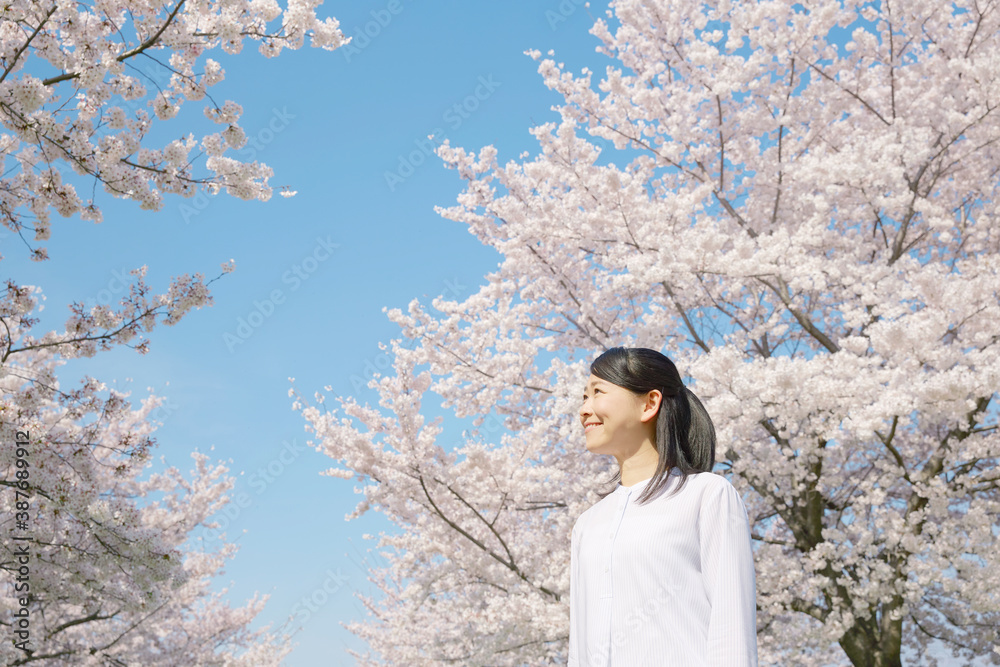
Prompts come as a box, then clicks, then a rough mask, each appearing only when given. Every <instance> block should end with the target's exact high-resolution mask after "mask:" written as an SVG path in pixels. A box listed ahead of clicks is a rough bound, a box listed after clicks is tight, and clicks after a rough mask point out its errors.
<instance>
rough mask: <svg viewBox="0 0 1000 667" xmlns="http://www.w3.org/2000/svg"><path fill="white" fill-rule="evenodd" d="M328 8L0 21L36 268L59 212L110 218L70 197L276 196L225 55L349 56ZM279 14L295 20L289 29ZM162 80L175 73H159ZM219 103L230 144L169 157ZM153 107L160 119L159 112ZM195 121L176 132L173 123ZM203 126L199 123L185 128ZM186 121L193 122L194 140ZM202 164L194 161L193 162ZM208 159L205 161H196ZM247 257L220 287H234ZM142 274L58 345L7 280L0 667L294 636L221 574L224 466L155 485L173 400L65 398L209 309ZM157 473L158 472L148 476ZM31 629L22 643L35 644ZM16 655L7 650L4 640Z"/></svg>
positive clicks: (9, 11)
mask: <svg viewBox="0 0 1000 667" xmlns="http://www.w3.org/2000/svg"><path fill="white" fill-rule="evenodd" d="M318 4H319V2H310V1H309V0H289V2H288V3H287V7H286V8H285V9H284V10H283V9H282V8H281V7H279V5H278V4H277V3H276V2H274V1H273V0H254V1H252V2H243V1H239V0H237V1H236V2H226V3H209V2H204V1H202V0H176V1H175V2H173V3H156V2H154V3H143V2H131V1H126V2H98V3H91V4H89V5H88V4H80V3H65V2H64V3H62V4H60V3H58V2H28V1H25V0H12V1H11V2H7V3H5V4H4V6H3V8H2V10H0V11H2V17H0V67H2V73H0V123H2V125H3V129H2V131H0V161H2V163H3V173H2V176H0V220H2V222H3V224H4V226H5V227H6V228H7V229H9V230H10V231H11V232H12V234H6V236H8V237H12V236H16V237H17V238H19V240H20V241H21V242H23V244H24V246H25V247H26V248H27V252H28V254H29V256H30V257H31V259H33V260H35V261H44V260H47V259H48V253H47V251H46V248H45V247H44V246H41V245H39V244H38V242H43V241H45V240H47V239H49V238H50V233H51V214H52V211H55V212H57V213H58V214H59V215H61V216H63V217H72V216H75V215H79V216H80V218H81V219H84V220H92V221H94V222H100V221H101V215H102V214H101V210H100V208H99V207H98V205H97V204H96V203H95V202H94V200H88V201H86V202H84V201H83V200H82V199H81V198H80V197H79V196H78V194H77V187H79V186H87V187H89V188H91V189H94V190H96V186H97V184H98V183H99V184H100V185H101V186H102V188H103V190H104V191H105V192H107V193H108V194H109V195H110V196H113V197H118V198H124V199H132V200H135V201H137V202H139V204H140V206H141V207H142V208H144V209H151V210H158V209H160V208H161V207H162V206H163V203H164V194H165V193H174V194H178V195H181V196H184V197H190V196H193V195H194V194H195V193H196V191H197V190H198V189H199V188H204V189H206V190H208V191H210V192H213V193H217V192H220V191H223V190H224V191H225V192H227V193H228V194H231V195H233V196H236V197H240V198H243V199H254V198H256V199H260V200H267V199H268V198H269V197H270V194H271V189H270V187H269V186H268V184H267V179H268V177H269V176H271V173H272V172H271V170H270V169H269V168H268V167H267V166H266V165H263V164H259V163H257V162H246V163H245V162H240V161H239V160H236V159H234V158H232V157H230V156H228V155H227V151H229V150H230V149H238V148H240V147H241V146H243V145H244V143H245V141H246V137H245V134H244V132H243V130H242V129H241V128H240V126H239V117H240V114H241V113H242V108H241V107H240V105H239V104H237V103H236V102H234V101H231V100H226V101H225V102H224V103H223V104H221V105H219V104H218V103H217V102H216V101H215V100H214V99H212V97H211V96H210V95H209V93H208V92H207V91H208V88H209V87H210V86H213V85H215V84H217V83H219V82H220V81H222V79H223V77H224V71H223V70H222V68H221V66H220V65H219V63H218V62H216V61H215V60H212V59H211V58H204V59H203V60H202V59H201V58H202V56H203V55H204V54H206V53H208V52H210V51H212V50H213V49H216V48H219V47H221V48H222V50H223V51H224V52H226V53H228V54H236V53H239V52H240V50H241V49H242V46H243V43H244V41H246V40H253V41H257V42H259V43H260V52H261V53H263V54H264V55H265V56H268V57H272V56H277V55H278V54H280V52H281V50H282V49H284V48H292V49H296V48H299V47H301V46H302V45H303V43H304V40H305V39H306V37H307V36H308V38H309V40H310V42H311V44H312V46H316V47H322V48H324V49H327V50H333V49H335V48H337V47H338V46H340V45H342V44H344V43H345V42H346V40H345V38H344V36H343V35H342V33H341V32H340V30H339V27H338V24H337V21H336V20H335V19H332V18H328V19H325V20H320V19H319V18H317V16H316V13H315V10H316V7H317V6H318ZM279 18H280V24H278V25H275V24H274V22H275V21H277V20H278V19H279ZM163 72H166V73H167V74H166V75H164V74H162V73H163ZM205 98H207V103H206V104H205V106H204V110H205V116H206V117H207V118H208V119H209V120H210V121H212V122H213V123H215V124H218V125H220V126H222V128H221V131H219V132H214V133H209V134H205V135H204V136H202V137H200V139H198V140H196V139H195V135H194V134H193V133H191V132H189V133H187V135H186V137H184V138H182V139H178V140H174V141H170V142H168V143H166V144H165V145H162V146H156V145H155V144H154V142H153V141H152V138H151V135H150V132H151V131H152V129H153V128H154V122H155V121H160V123H159V124H164V123H163V121H168V120H169V119H171V118H174V117H175V116H177V114H178V112H179V109H180V107H181V106H182V105H183V103H184V102H185V101H189V100H191V101H197V100H202V99H205ZM150 111H151V112H150ZM180 120H181V119H177V120H175V121H174V124H175V125H176V124H177V123H179V122H180ZM187 122H188V123H190V121H187ZM194 125H195V124H194V123H190V124H189V125H188V126H189V127H193V126H194ZM195 149H197V150H198V151H199V153H198V154H197V155H192V151H194V150H195ZM201 155H206V156H207V157H206V159H205V161H204V167H203V168H202V167H200V166H198V164H199V157H200V156H201ZM233 268H234V265H233V263H232V261H230V262H227V263H224V264H223V265H222V272H223V273H228V272H230V271H232V270H233ZM145 272H146V267H145V266H143V267H141V268H139V269H136V270H134V271H133V272H132V276H133V278H132V281H131V282H130V284H128V285H126V286H125V287H124V288H125V289H126V290H127V291H128V294H127V296H125V297H124V298H123V299H122V300H121V302H120V303H119V304H117V305H115V306H111V305H98V306H95V307H93V308H90V309H89V310H87V309H85V307H84V306H83V304H82V303H79V302H76V303H73V304H70V305H69V309H70V316H69V318H68V319H67V320H66V325H65V329H64V330H63V331H62V332H59V331H49V332H46V333H41V334H39V333H37V332H35V331H34V329H35V327H37V325H38V324H39V320H38V318H37V313H38V311H39V310H40V309H41V307H40V306H39V305H38V299H39V298H40V296H41V289H40V288H38V287H36V286H31V285H22V284H19V283H18V282H17V281H16V280H14V279H11V278H8V279H6V280H5V287H4V288H3V291H2V292H0V386H2V395H0V443H2V445H0V491H2V493H0V512H2V514H0V528H2V530H3V533H4V536H5V537H4V540H3V544H2V547H0V562H2V568H3V569H4V570H5V572H4V576H3V587H4V589H5V594H4V596H2V599H0V628H2V629H3V631H4V641H3V642H2V643H0V660H2V661H3V663H4V664H7V665H22V664H36V663H37V664H45V665H125V664H132V665H163V666H164V667H166V666H171V667H173V666H175V665H218V664H226V665H246V666H248V667H249V666H251V665H253V666H257V665H274V664H278V663H279V661H280V660H281V658H282V657H283V656H284V655H286V654H287V653H288V652H289V650H290V647H289V637H288V636H287V635H285V634H280V635H277V634H272V632H271V630H270V629H269V628H265V629H263V630H251V629H250V623H251V622H252V621H253V619H254V618H255V617H256V615H257V614H258V613H259V612H260V611H261V609H262V608H263V605H264V603H265V602H266V600H267V597H266V596H264V597H261V596H259V595H258V596H255V597H254V598H253V599H251V600H250V601H249V602H247V603H246V605H245V606H243V607H237V608H234V607H231V606H230V604H229V603H228V602H227V601H226V600H225V599H224V595H225V592H226V591H223V592H221V593H219V592H213V591H212V590H211V587H210V584H211V581H212V578H213V577H214V576H216V575H217V574H219V573H220V572H221V569H222V567H223V565H224V564H225V562H226V561H227V560H228V559H229V558H231V557H232V556H233V554H234V553H235V551H236V547H235V545H233V544H231V543H227V542H226V540H225V535H224V534H223V535H221V536H219V539H215V540H211V541H210V542H209V543H208V545H207V546H206V545H205V544H204V543H202V542H203V541H201V540H199V539H198V536H199V532H200V529H202V528H205V529H213V528H217V527H218V523H216V522H213V521H212V520H211V517H212V515H213V514H215V513H216V512H217V511H218V510H219V509H220V508H222V507H223V506H224V505H225V504H226V502H227V501H228V497H227V493H228V491H229V490H230V489H232V487H233V483H234V480H233V478H231V477H229V476H227V474H226V473H227V472H228V470H227V468H226V466H225V465H222V464H218V463H216V464H213V463H211V462H210V461H209V457H208V456H207V455H206V454H203V453H200V452H197V451H195V452H194V453H192V457H193V459H194V465H193V469H192V470H191V471H190V472H189V473H186V474H185V473H183V472H181V471H180V470H178V469H177V468H176V467H174V466H164V467H163V468H162V469H161V470H160V471H158V472H153V471H151V470H150V469H151V467H152V449H153V448H154V446H155V444H156V442H155V439H154V438H153V437H152V433H153V432H154V430H155V429H156V427H157V426H158V425H159V424H160V423H161V421H160V417H162V416H163V414H164V411H163V405H164V399H162V398H160V397H157V396H155V395H150V396H148V397H146V398H145V399H143V400H142V401H141V404H140V405H139V406H137V407H134V406H133V405H132V404H131V403H130V402H129V400H128V397H129V394H127V393H122V392H118V391H116V390H114V389H110V390H109V389H108V388H107V386H106V385H105V384H104V383H102V382H100V381H98V380H97V379H94V378H91V377H86V378H84V380H83V381H82V382H81V384H80V386H79V387H78V388H76V389H69V388H66V387H64V386H62V385H61V384H60V382H59V379H58V377H57V372H56V371H57V369H58V368H59V366H61V365H63V364H65V363H66V362H67V360H69V359H73V358H79V357H93V356H94V355H96V354H98V353H100V352H103V351H107V350H110V349H112V348H115V347H118V346H127V347H131V348H133V349H135V350H137V351H138V352H139V353H145V352H146V351H147V350H148V346H149V340H148V339H146V337H145V336H144V334H145V333H148V332H150V331H152V330H153V329H154V328H155V327H156V326H157V325H161V324H165V325H173V324H176V323H177V322H179V321H180V320H181V319H182V318H183V317H184V316H185V315H186V314H187V313H189V312H190V311H191V310H192V309H193V308H200V307H202V306H205V305H211V303H212V297H211V296H210V294H209V291H208V285H209V284H211V282H212V281H211V280H210V281H208V282H205V280H204V276H203V275H202V274H201V273H196V274H195V275H194V276H191V275H188V274H185V275H183V276H181V277H179V278H176V279H174V280H173V281H172V282H171V284H170V285H169V288H168V289H167V291H166V292H164V293H162V294H154V293H152V292H151V290H150V288H149V286H147V285H146V283H145V282H144V280H143V278H144V275H145ZM147 473H148V474H147ZM21 633H24V634H21ZM11 639H13V641H11Z"/></svg>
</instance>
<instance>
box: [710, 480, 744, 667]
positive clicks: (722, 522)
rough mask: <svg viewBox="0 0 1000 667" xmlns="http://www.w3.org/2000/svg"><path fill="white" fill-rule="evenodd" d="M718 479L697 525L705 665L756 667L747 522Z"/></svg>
mask: <svg viewBox="0 0 1000 667" xmlns="http://www.w3.org/2000/svg"><path fill="white" fill-rule="evenodd" d="M703 474H714V473H703ZM720 479H721V481H722V482H723V483H721V484H714V485H712V488H709V489H707V490H706V491H705V495H704V497H703V498H702V504H701V509H700V510H699V513H700V516H699V521H698V523H699V540H700V542H701V554H702V559H701V560H702V574H703V576H704V582H705V592H706V593H707V595H708V599H709V604H710V605H711V613H710V616H709V624H708V663H706V664H709V665H713V666H714V667H757V588H756V579H755V575H754V567H753V549H752V547H751V544H750V522H749V520H748V518H747V511H746V507H745V506H744V505H743V499H742V498H740V495H739V493H738V492H737V491H736V489H735V488H734V487H733V485H732V484H730V483H729V481H728V480H726V479H725V478H724V477H720Z"/></svg>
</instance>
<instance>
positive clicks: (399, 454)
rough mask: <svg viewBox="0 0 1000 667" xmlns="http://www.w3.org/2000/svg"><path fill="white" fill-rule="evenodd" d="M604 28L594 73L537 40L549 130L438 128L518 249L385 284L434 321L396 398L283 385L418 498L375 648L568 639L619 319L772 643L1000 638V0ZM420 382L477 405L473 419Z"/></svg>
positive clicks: (545, 647)
mask: <svg viewBox="0 0 1000 667" xmlns="http://www.w3.org/2000/svg"><path fill="white" fill-rule="evenodd" d="M592 32H593V34H594V35H595V36H596V37H597V38H599V39H600V42H601V46H600V47H599V50H600V51H601V52H602V53H604V54H606V55H607V56H608V57H609V59H610V60H609V65H608V67H607V70H606V72H605V73H604V74H603V76H602V77H601V79H600V81H595V80H593V75H594V73H593V72H591V71H589V70H586V69H584V70H583V71H582V72H581V73H579V74H574V73H573V72H571V71H570V70H569V69H568V68H567V67H566V66H564V65H563V64H562V63H557V62H556V61H555V60H554V59H552V58H542V55H541V53H540V52H538V51H533V52H530V55H531V56H532V57H534V58H535V59H537V60H538V61H539V67H538V70H539V73H540V74H541V76H542V77H543V79H544V82H545V85H546V86H547V87H548V88H550V89H552V90H553V91H556V92H557V93H559V94H560V95H561V96H562V97H563V98H564V104H562V105H560V106H559V107H557V109H556V110H557V111H558V113H559V120H558V121H557V122H549V123H545V124H542V125H540V126H538V127H535V128H533V130H532V132H533V134H534V135H535V137H536V138H537V140H538V144H539V151H538V153H537V155H536V156H535V157H533V158H530V157H529V156H527V155H522V156H521V157H520V158H519V159H518V160H511V161H508V162H507V163H505V164H504V163H501V162H500V160H499V158H498V150H497V149H496V148H495V147H492V146H489V147H486V148H483V149H482V150H480V151H478V152H476V151H467V150H465V149H462V148H459V147H453V146H450V145H449V144H447V142H446V143H445V145H443V146H442V147H441V148H440V149H439V155H440V157H441V158H442V159H443V160H444V161H445V163H446V164H447V165H449V166H450V167H453V168H455V169H456V170H457V171H458V173H459V175H460V176H461V177H462V178H463V179H464V180H465V181H466V187H465V189H464V192H462V193H461V195H460V196H459V197H458V202H457V205H456V206H453V207H449V208H445V209H440V212H441V213H442V214H443V215H444V216H445V217H447V218H449V219H452V220H456V221H460V222H463V223H465V224H467V225H468V227H469V231H470V232H471V233H472V234H474V235H475V236H476V237H477V238H478V239H479V240H480V241H481V242H482V243H484V244H488V245H490V246H491V247H493V248H495V249H496V250H497V251H498V252H500V253H502V255H503V261H502V263H501V264H500V266H499V268H498V269H497V270H496V271H495V272H493V273H491V274H489V275H488V276H486V284H484V285H483V286H482V287H480V289H479V291H478V293H476V294H474V295H472V296H469V297H468V298H466V299H464V300H456V301H450V300H446V299H443V298H439V299H435V300H434V301H433V303H432V305H433V306H434V308H435V309H436V311H437V313H432V312H431V311H430V309H428V308H425V306H423V305H421V304H420V303H419V302H418V301H416V300H414V301H413V302H412V303H411V304H410V306H409V308H408V309H406V311H405V312H404V311H402V310H399V309H393V310H392V311H390V312H389V316H390V318H391V319H392V320H393V321H395V322H397V323H398V324H399V325H400V327H401V329H402V331H401V333H402V335H403V336H405V337H406V338H408V339H410V340H415V341H417V343H416V345H415V347H414V348H413V349H407V348H404V347H402V346H401V345H399V344H398V343H397V342H395V341H394V342H393V346H392V350H391V358H392V360H393V365H392V366H391V367H389V368H387V370H386V373H385V375H384V376H383V375H376V376H375V377H373V379H372V380H371V382H370V385H369V386H371V387H373V388H375V389H377V390H378V392H379V394H380V396H381V402H380V406H381V409H378V408H375V407H369V406H361V405H359V404H357V402H356V401H355V400H354V399H352V398H350V397H347V398H340V399H338V400H339V403H340V408H336V409H335V408H329V407H321V406H319V405H318V404H317V405H311V404H310V403H309V401H307V400H305V399H304V398H302V397H301V396H298V395H297V394H296V393H295V392H294V390H293V395H295V396H296V408H297V409H300V410H301V411H302V414H303V417H304V419H305V422H306V428H307V430H309V431H311V432H313V433H314V435H315V440H314V443H315V444H316V446H317V447H319V448H320V449H321V450H323V451H325V452H326V453H327V454H328V455H329V456H330V457H331V458H333V459H335V460H337V461H338V464H339V467H338V468H335V469H332V470H331V471H329V474H331V475H334V476H338V477H343V478H345V479H347V478H354V479H358V480H367V482H368V483H367V484H366V485H365V486H364V487H363V489H361V490H363V492H364V499H363V500H362V501H361V503H360V504H359V505H358V508H357V510H356V511H355V512H354V513H353V514H352V515H350V516H349V518H351V517H353V516H357V515H360V514H362V513H363V512H365V511H369V510H376V511H378V512H381V513H383V514H384V515H385V516H386V517H387V518H389V519H390V520H391V521H393V522H394V523H395V524H396V525H398V526H399V527H400V528H401V529H402V530H401V532H400V534H398V535H393V536H389V535H382V536H381V539H380V541H379V545H380V546H381V547H385V551H383V552H381V553H382V554H383V556H384V558H385V559H386V561H385V562H386V565H385V566H384V567H382V568H380V569H379V570H378V572H377V573H375V576H374V577H373V582H375V583H376V584H377V585H378V586H379V588H380V589H381V591H382V592H383V593H384V594H385V598H384V600H381V601H377V602H376V601H374V600H369V599H366V600H365V601H366V603H367V604H369V605H370V607H371V609H372V615H371V616H370V618H369V619H368V620H367V622H362V623H356V624H354V625H353V626H352V630H353V631H354V632H355V633H357V634H358V635H359V636H361V637H362V638H364V639H365V640H367V641H368V642H369V643H370V644H371V646H372V647H373V653H371V654H366V655H359V656H358V658H359V660H360V662H359V664H364V665H375V664H381V663H380V662H379V660H380V659H381V660H384V661H387V662H388V663H390V664H421V665H438V664H455V663H460V664H468V665H520V664H564V663H565V660H566V650H567V640H568V599H567V598H568V592H569V579H568V577H569V546H570V545H569V537H570V530H571V528H572V526H573V523H574V521H575V519H576V518H577V517H578V516H579V514H580V513H581V512H582V511H583V510H584V509H586V508H587V507H589V506H590V505H591V504H593V502H595V501H596V500H597V495H596V494H597V491H598V490H599V489H606V488H607V487H606V485H605V484H604V482H606V481H608V480H609V478H610V477H611V475H612V473H613V471H614V470H613V468H614V465H615V464H614V461H610V460H606V459H605V458H604V457H595V456H593V455H591V454H589V453H588V452H587V451H586V450H585V446H584V437H583V430H582V426H581V425H580V422H579V417H578V410H579V401H580V394H581V391H582V388H583V386H584V383H585V382H586V378H587V376H588V374H589V370H588V368H589V362H590V361H591V360H592V359H593V358H594V357H596V356H597V354H599V353H600V352H601V351H603V350H604V349H607V348H609V347H612V346H616V345H627V346H640V347H650V348H654V349H658V350H661V351H664V352H665V353H667V354H668V355H669V356H671V357H672V358H673V359H675V360H676V361H677V363H678V366H679V367H680V368H681V369H682V371H683V373H684V374H685V375H686V376H688V377H689V378H690V383H689V384H690V386H691V387H692V389H693V391H695V393H696V394H698V395H699V396H700V397H702V398H703V399H704V400H705V403H706V405H707V407H708V409H709V411H710V413H711V414H712V416H713V418H714V421H715V424H716V427H717V432H718V438H719V449H718V455H717V462H718V466H719V467H718V472H720V473H722V474H726V475H727V476H728V477H730V479H731V480H732V481H733V483H734V484H735V485H736V487H737V488H738V489H740V490H741V491H742V492H743V494H744V497H745V498H746V503H747V507H748V511H749V514H750V520H751V523H752V530H753V536H754V551H755V562H756V572H757V590H758V603H759V612H758V624H759V626H758V637H759V646H760V657H761V664H769V665H804V666H807V667H808V666H813V665H815V666H819V665H824V666H825V665H844V664H854V665H869V664H899V660H900V656H901V655H902V654H904V653H912V654H913V655H915V656H917V657H916V659H915V662H913V663H912V664H923V665H933V664H935V659H934V657H933V654H932V653H928V651H927V648H928V646H930V645H931V644H932V643H934V642H943V643H944V644H945V645H946V646H947V647H949V648H950V649H951V650H952V651H954V652H955V655H956V656H958V657H959V659H963V660H966V661H971V660H972V659H974V658H977V659H981V660H983V659H985V660H992V662H993V664H1000V655H997V654H996V653H995V652H994V651H993V647H994V646H995V645H996V644H997V642H998V637H1000V541H998V535H1000V468H998V465H997V463H998V456H1000V434H998V432H997V422H998V408H997V400H998V388H1000V326H998V323H1000V210H998V207H1000V192H998V188H1000V181H998V178H997V174H998V173H1000V122H998V119H997V114H998V113H1000V110H998V106H997V105H998V103H1000V67H998V66H997V64H998V62H1000V12H998V11H996V7H995V6H994V4H993V3H982V2H971V1H966V0H958V1H957V2H951V1H950V0H949V1H947V2H946V1H944V0H913V1H911V2H907V3H895V2H883V3H867V2H861V1H855V0H820V1H819V2H812V3H799V2H795V1H793V0H765V1H762V2H742V3H740V2H730V1H728V0H726V1H721V2H713V3H702V2H696V1H694V0H656V1H653V2H650V1H649V0H642V1H640V0H616V1H614V2H612V6H611V10H610V11H609V13H608V16H607V18H606V19H600V20H598V21H597V22H596V24H595V26H594V28H593V30H592ZM550 55H551V54H550ZM428 390H430V391H433V392H434V393H436V394H438V395H440V397H441V398H442V406H443V408H445V409H450V410H452V411H453V413H454V415H455V416H456V417H470V418H474V420H475V421H474V424H475V426H476V428H475V429H472V430H470V431H468V432H465V433H463V434H462V438H461V441H460V442H459V443H458V444H457V445H453V444H452V443H453V442H454V439H453V438H442V437H441V436H440V431H441V428H440V421H439V420H435V421H426V420H425V417H424V415H423V413H422V404H423V399H424V394H425V392H427V391H428ZM436 400H437V399H435V401H436ZM435 409H436V407H435ZM664 662H665V664H667V663H669V660H667V659H665V661H664ZM908 664H909V663H908Z"/></svg>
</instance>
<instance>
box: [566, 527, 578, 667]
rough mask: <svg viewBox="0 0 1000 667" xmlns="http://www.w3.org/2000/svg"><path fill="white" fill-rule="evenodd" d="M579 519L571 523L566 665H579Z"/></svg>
mask: <svg viewBox="0 0 1000 667" xmlns="http://www.w3.org/2000/svg"><path fill="white" fill-rule="evenodd" d="M579 527H580V520H579V519H577V521H576V523H575V524H573V537H572V539H571V540H570V550H569V553H570V565H569V663H567V667H580V640H581V637H580V633H579V632H577V630H576V625H577V623H578V622H579V619H580V610H579V609H577V608H576V607H577V606H578V605H579V604H580V595H579V590H580V555H579V545H580V536H579V534H578V533H579V530H578V529H579Z"/></svg>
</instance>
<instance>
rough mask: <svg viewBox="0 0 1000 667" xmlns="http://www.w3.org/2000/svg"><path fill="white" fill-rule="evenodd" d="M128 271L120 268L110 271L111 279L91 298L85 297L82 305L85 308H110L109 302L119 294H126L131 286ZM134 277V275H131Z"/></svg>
mask: <svg viewBox="0 0 1000 667" xmlns="http://www.w3.org/2000/svg"><path fill="white" fill-rule="evenodd" d="M129 273H130V271H129V269H126V268H125V267H122V268H121V269H111V279H110V280H108V282H106V283H105V284H104V287H102V288H101V289H100V290H98V291H97V294H95V295H94V296H93V297H87V298H86V299H84V302H83V305H84V306H85V307H87V308H93V307H94V306H100V305H106V306H110V305H111V301H112V300H113V299H114V298H115V297H116V296H117V295H119V294H121V293H123V292H127V291H128V288H129V285H131V284H132V280H131V279H130V278H129V277H128V276H129ZM133 275H134V274H133Z"/></svg>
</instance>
